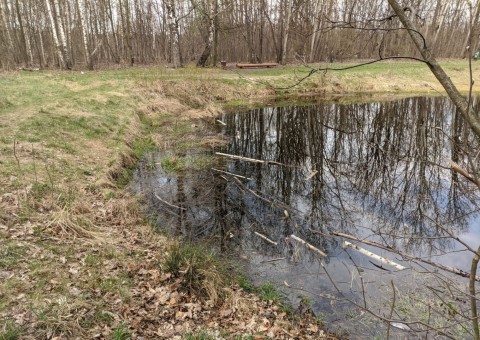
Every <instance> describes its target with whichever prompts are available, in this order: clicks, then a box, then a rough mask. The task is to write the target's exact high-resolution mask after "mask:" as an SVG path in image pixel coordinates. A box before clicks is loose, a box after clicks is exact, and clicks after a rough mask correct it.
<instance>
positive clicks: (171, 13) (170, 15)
mask: <svg viewBox="0 0 480 340" xmlns="http://www.w3.org/2000/svg"><path fill="white" fill-rule="evenodd" d="M165 7H166V8H167V24H168V28H169V31H170V44H171V55H172V62H173V67H174V68H178V67H183V65H182V54H181V52H180V32H179V28H178V18H177V13H176V10H175V0H165Z"/></svg>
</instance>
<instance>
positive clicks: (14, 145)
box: [13, 139, 21, 170]
mask: <svg viewBox="0 0 480 340" xmlns="http://www.w3.org/2000/svg"><path fill="white" fill-rule="evenodd" d="M16 145H17V141H16V140H15V139H14V140H13V156H14V157H15V160H16V161H17V166H18V169H19V170H21V168H20V159H18V156H17V148H16Z"/></svg>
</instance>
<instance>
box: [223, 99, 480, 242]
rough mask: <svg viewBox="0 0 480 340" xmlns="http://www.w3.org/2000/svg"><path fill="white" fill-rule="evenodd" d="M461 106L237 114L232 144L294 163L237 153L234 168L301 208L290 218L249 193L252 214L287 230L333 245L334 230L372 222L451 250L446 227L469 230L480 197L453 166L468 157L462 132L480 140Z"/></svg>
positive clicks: (432, 103)
mask: <svg viewBox="0 0 480 340" xmlns="http://www.w3.org/2000/svg"><path fill="white" fill-rule="evenodd" d="M452 110H453V105H451V104H450V102H449V101H447V100H446V99H445V98H440V97H439V98H410V99H404V100H399V101H392V102H385V103H373V104H351V105H335V104H319V105H314V106H305V107H279V108H266V109H258V110H253V111H250V112H246V113H239V114H232V115H227V116H226V117H225V122H226V123H227V128H226V129H227V131H226V132H227V134H228V135H230V136H232V142H231V144H230V145H229V147H228V150H227V152H228V153H231V154H236V155H241V156H245V157H251V158H257V159H264V160H273V161H278V162H281V163H284V164H287V165H289V166H283V167H279V166H273V165H259V164H251V163H245V162H241V161H236V162H232V163H230V165H229V171H232V172H235V173H239V174H243V175H245V176H247V177H250V178H253V181H250V182H249V183H248V184H247V185H248V187H249V188H250V189H252V190H255V191H256V192H258V193H261V194H262V195H264V196H265V197H268V198H269V199H271V200H275V199H277V200H280V201H282V202H284V203H286V204H288V205H290V206H292V207H293V208H294V209H295V210H297V211H299V212H300V213H297V214H295V216H294V217H293V218H292V219H291V220H288V221H285V219H284V220H283V221H281V222H280V221H279V213H278V209H277V213H275V209H274V208H272V207H269V206H267V205H265V204H259V202H258V201H255V200H253V198H245V202H244V204H245V206H246V214H247V215H252V216H251V217H252V218H255V220H256V221H257V222H256V223H257V224H258V225H259V226H263V228H264V229H265V230H266V231H268V234H269V235H273V236H272V237H276V238H277V239H281V237H282V236H283V237H285V236H286V235H288V234H290V233H292V232H300V234H302V235H303V236H304V237H305V238H307V239H308V241H309V242H311V243H313V244H316V245H317V246H323V247H324V248H328V244H327V241H326V240H327V239H326V238H325V237H323V236H322V234H321V233H326V232H328V230H329V229H332V228H334V229H337V230H341V231H346V232H350V233H355V234H357V235H363V236H365V235H368V234H372V233H371V231H369V230H368V228H370V229H372V230H373V231H374V233H376V234H377V235H381V238H382V240H383V241H384V242H387V243H388V244H389V245H391V246H396V247H399V246H401V247H403V248H405V249H407V250H410V251H412V250H420V248H422V250H423V251H427V250H435V249H440V250H444V249H446V248H448V247H449V244H448V243H447V239H446V238H442V236H445V235H446V234H445V233H444V228H446V229H448V230H449V231H451V232H453V233H455V234H458V233H460V232H464V231H465V230H466V228H467V227H468V222H469V218H470V217H472V215H471V214H470V215H469V213H470V212H471V211H473V210H474V209H475V207H476V203H477V201H476V199H477V197H476V196H475V194H474V193H473V191H471V190H468V187H463V186H462V184H461V183H460V182H459V181H458V179H457V178H456V177H455V175H452V174H451V172H450V170H449V168H448V167H449V161H450V159H452V160H454V161H457V162H458V161H461V160H462V158H463V157H464V156H463V155H462V154H461V152H460V150H461V149H460V146H459V145H458V143H454V141H455V140H456V141H457V142H459V141H460V139H462V140H463V141H464V144H463V148H465V145H469V147H470V148H474V146H476V145H478V143H477V142H476V141H475V140H474V139H473V137H472V136H471V135H469V134H468V131H467V130H465V129H464V125H463V122H462V121H461V119H460V118H459V115H456V114H454V115H452V114H451V112H452ZM449 135H452V136H453V138H452V139H450V138H449V137H448V136H449ZM466 141H468V144H467V143H466ZM452 144H453V147H452ZM314 171H316V172H317V173H316V175H314V176H313V177H312V174H313V172H314ZM230 194H232V195H233V196H232V197H231V199H233V200H237V199H239V197H238V196H237V195H238V194H239V193H238V192H233V191H231V192H230ZM245 197H248V196H245ZM280 212H281V211H280ZM250 223H252V222H250ZM297 227H298V229H297Z"/></svg>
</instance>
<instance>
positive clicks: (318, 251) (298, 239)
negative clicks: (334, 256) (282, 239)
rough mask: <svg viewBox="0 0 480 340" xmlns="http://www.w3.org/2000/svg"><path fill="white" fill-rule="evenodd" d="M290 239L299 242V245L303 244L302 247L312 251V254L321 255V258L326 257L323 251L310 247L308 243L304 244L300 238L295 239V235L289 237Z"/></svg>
mask: <svg viewBox="0 0 480 340" xmlns="http://www.w3.org/2000/svg"><path fill="white" fill-rule="evenodd" d="M290 238H291V239H293V240H295V241H297V242H299V243H301V244H303V245H304V246H305V247H307V248H308V249H310V250H313V251H314V252H316V253H318V254H320V255H322V256H323V257H326V256H327V254H325V253H324V252H323V251H321V250H320V249H318V248H317V247H315V246H312V245H311V244H310V243H307V242H305V241H304V240H302V239H301V238H299V237H297V236H295V235H293V234H292V235H290Z"/></svg>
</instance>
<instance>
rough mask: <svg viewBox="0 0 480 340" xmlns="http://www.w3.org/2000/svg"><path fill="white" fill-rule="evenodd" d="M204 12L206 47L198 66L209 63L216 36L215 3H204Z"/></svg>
mask: <svg viewBox="0 0 480 340" xmlns="http://www.w3.org/2000/svg"><path fill="white" fill-rule="evenodd" d="M208 1H210V0H208ZM202 12H203V18H204V21H205V24H206V26H207V33H206V36H205V48H204V50H203V53H202V55H201V56H200V58H199V59H198V61H197V67H205V65H206V64H207V60H208V57H210V54H211V53H212V47H213V43H214V38H215V17H216V13H215V4H211V3H209V4H208V6H207V4H203V6H202Z"/></svg>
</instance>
